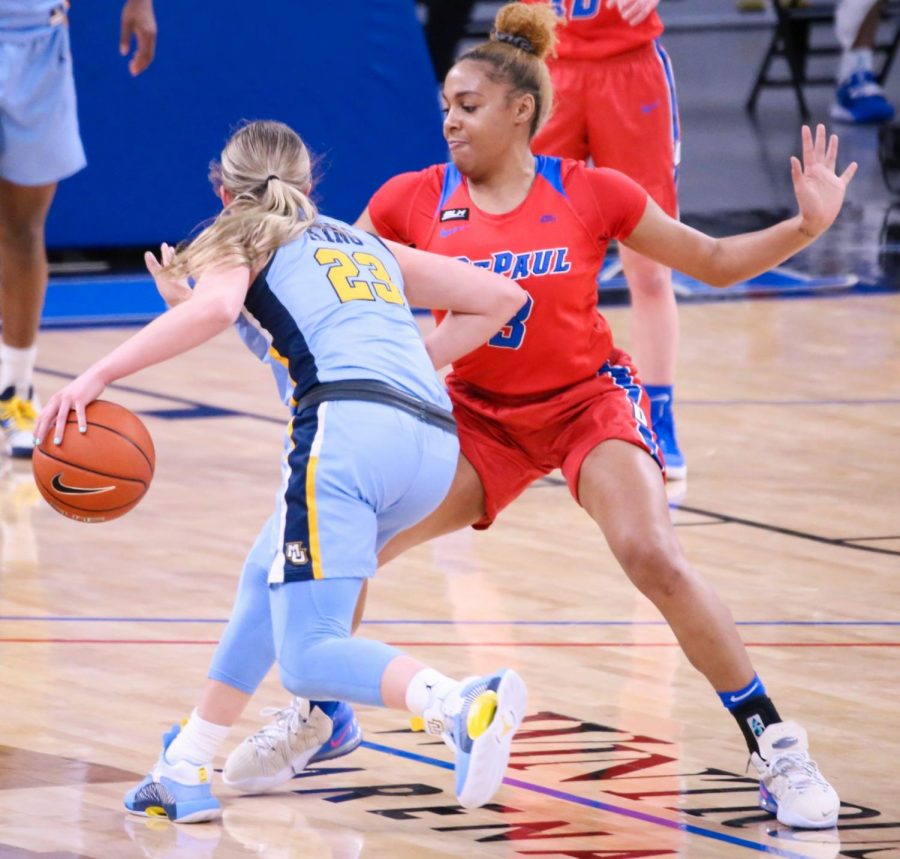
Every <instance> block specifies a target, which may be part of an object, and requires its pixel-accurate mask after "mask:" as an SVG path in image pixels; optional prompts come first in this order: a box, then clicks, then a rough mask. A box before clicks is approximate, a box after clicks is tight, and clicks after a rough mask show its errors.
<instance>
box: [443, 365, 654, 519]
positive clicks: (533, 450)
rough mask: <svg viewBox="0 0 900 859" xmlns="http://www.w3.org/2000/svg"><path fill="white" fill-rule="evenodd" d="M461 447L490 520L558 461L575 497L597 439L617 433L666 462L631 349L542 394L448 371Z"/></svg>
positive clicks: (600, 439)
mask: <svg viewBox="0 0 900 859" xmlns="http://www.w3.org/2000/svg"><path fill="white" fill-rule="evenodd" d="M447 389H448V391H449V393H450V399H451V400H452V401H453V416H454V417H455V418H456V422H457V427H458V429H459V444H460V449H461V452H462V454H463V455H464V456H465V457H466V459H468V460H469V462H471V463H472V466H473V467H474V468H475V470H476V471H477V472H478V476H479V477H480V478H481V483H482V485H483V486H484V495H485V511H486V512H485V516H484V518H482V519H481V520H480V521H479V522H477V523H476V524H475V527H476V528H487V527H488V526H490V524H491V522H493V521H494V519H495V518H496V517H497V514H498V513H499V512H500V511H501V510H502V509H503V508H504V507H506V506H507V505H508V504H509V503H510V502H511V501H513V500H514V499H515V498H517V497H518V496H519V495H520V494H521V493H522V492H523V491H524V490H525V488H526V487H527V486H528V485H529V484H530V483H532V482H533V481H535V480H537V478H539V477H543V476H544V475H546V474H548V473H549V472H551V471H553V469H555V468H559V469H562V473H563V475H564V476H565V478H566V482H567V483H568V485H569V491H570V492H571V493H572V497H573V498H575V500H576V501H578V476H579V473H580V472H581V464H582V462H584V459H585V457H586V456H587V455H588V454H589V453H590V452H591V451H592V450H593V449H594V448H595V447H597V445H599V444H601V443H602V442H604V441H608V440H610V439H620V440H621V441H626V442H629V443H630V444H634V445H637V446H638V447H641V448H643V449H644V450H646V451H647V453H649V454H650V455H651V456H652V457H653V458H654V459H655V460H656V462H657V464H658V465H659V467H660V468H661V469H662V468H664V465H663V459H662V453H661V452H660V450H659V447H658V446H657V443H656V437H655V436H654V434H653V430H652V429H651V427H650V422H649V417H648V416H649V415H650V400H649V398H648V397H647V394H646V392H645V391H644V389H643V387H641V383H640V380H639V379H638V376H637V372H636V371H635V369H634V367H633V366H632V363H631V359H630V358H629V356H628V355H626V354H625V353H624V352H622V351H621V350H619V349H614V350H613V351H612V353H611V354H610V356H609V360H608V361H607V362H606V363H605V364H604V365H603V367H601V368H600V370H599V372H598V373H597V375H596V376H594V377H592V378H590V379H587V380H585V381H584V382H579V383H578V384H576V385H572V386H571V387H568V388H564V389H562V390H561V391H555V392H551V393H549V394H544V395H541V396H539V397H500V396H497V395H495V394H488V393H487V392H485V391H480V390H479V389H477V388H473V387H472V386H471V385H467V384H466V383H465V382H463V381H461V380H460V379H458V378H457V377H456V376H455V375H450V376H448V377H447Z"/></svg>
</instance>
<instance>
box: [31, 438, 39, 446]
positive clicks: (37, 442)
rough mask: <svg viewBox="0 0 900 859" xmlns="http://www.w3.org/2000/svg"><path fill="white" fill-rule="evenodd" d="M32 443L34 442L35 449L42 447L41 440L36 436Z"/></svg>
mask: <svg viewBox="0 0 900 859" xmlns="http://www.w3.org/2000/svg"><path fill="white" fill-rule="evenodd" d="M32 442H34V446H35V447H40V444H41V440H40V439H39V438H38V437H37V436H35V437H34V438H33V439H32Z"/></svg>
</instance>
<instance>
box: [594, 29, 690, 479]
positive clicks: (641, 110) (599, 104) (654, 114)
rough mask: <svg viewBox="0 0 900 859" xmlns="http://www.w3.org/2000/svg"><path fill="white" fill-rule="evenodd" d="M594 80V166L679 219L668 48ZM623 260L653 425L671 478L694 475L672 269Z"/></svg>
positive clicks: (598, 64) (623, 61)
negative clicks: (680, 425) (683, 439)
mask: <svg viewBox="0 0 900 859" xmlns="http://www.w3.org/2000/svg"><path fill="white" fill-rule="evenodd" d="M588 80H589V82H590V83H589V92H590V110H589V111H588V115H587V127H588V138H589V141H590V153H591V158H592V160H593V162H594V164H596V165H597V166H598V167H612V168H613V169H614V170H620V171H621V172H622V173H624V174H625V175H626V176H630V177H631V178H632V179H634V180H635V181H636V182H637V183H638V184H639V185H641V186H642V187H643V188H645V189H646V190H647V192H648V193H649V194H650V196H651V197H653V199H654V200H655V201H656V202H657V203H658V204H659V205H660V206H661V207H662V209H663V211H665V212H666V213H667V214H668V215H670V216H672V217H673V218H677V217H678V199H677V190H676V184H675V179H676V170H677V165H678V161H679V158H680V124H679V119H678V109H677V106H676V101H675V83H674V77H673V74H672V69H671V65H670V63H669V58H668V55H667V54H666V52H665V51H664V50H663V49H662V47H661V46H660V45H658V44H648V45H645V46H644V47H643V48H641V49H639V50H635V51H630V52H629V53H627V54H622V55H620V56H617V57H610V58H608V59H606V60H602V61H595V62H594V63H592V64H591V69H590V72H589V74H588ZM608 117H615V121H614V122H611V121H609V119H608ZM619 258H620V259H621V261H622V268H623V270H624V273H625V279H626V280H627V281H628V291H629V293H630V295H631V324H630V329H631V349H630V351H631V354H632V355H633V356H634V359H635V362H636V364H637V367H638V369H639V370H640V373H641V379H642V380H643V383H644V387H645V389H646V391H647V394H648V395H649V396H650V402H651V420H652V423H653V429H654V431H655V432H656V436H657V440H658V441H659V446H660V447H661V448H662V451H663V455H664V457H665V460H666V471H667V474H668V476H669V478H670V479H681V478H684V477H686V476H687V466H686V464H685V458H684V455H683V454H682V452H681V448H680V446H679V444H678V437H677V434H676V430H675V416H674V409H673V403H674V384H675V361H676V357H677V352H678V309H677V306H676V303H675V293H674V292H673V290H672V272H671V270H669V269H668V268H666V267H665V266H661V265H659V264H658V263H656V262H654V261H653V260H649V259H646V258H643V257H641V256H639V255H638V254H636V253H634V252H633V251H629V250H628V248H626V247H623V246H622V245H621V244H620V245H619Z"/></svg>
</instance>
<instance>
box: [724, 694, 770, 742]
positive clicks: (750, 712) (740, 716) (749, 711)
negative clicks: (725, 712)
mask: <svg viewBox="0 0 900 859" xmlns="http://www.w3.org/2000/svg"><path fill="white" fill-rule="evenodd" d="M729 712H730V713H731V715H732V716H734V718H735V719H736V720H737V723H738V727H739V728H740V729H741V733H742V734H743V735H744V741H745V742H746V743H747V748H748V749H749V750H750V751H751V752H756V753H757V754H759V744H758V743H757V742H756V738H757V737H758V736H759V735H760V734H762V732H763V731H764V730H765V729H766V728H767V727H768V726H769V725H771V724H772V723H773V722H780V721H781V716H779V715H778V711H777V710H776V709H775V705H774V704H773V703H772V701H771V700H770V699H769V696H768V695H754V696H753V697H752V698H748V699H747V700H746V701H742V702H741V703H740V704H738V706H736V707H734V708H729Z"/></svg>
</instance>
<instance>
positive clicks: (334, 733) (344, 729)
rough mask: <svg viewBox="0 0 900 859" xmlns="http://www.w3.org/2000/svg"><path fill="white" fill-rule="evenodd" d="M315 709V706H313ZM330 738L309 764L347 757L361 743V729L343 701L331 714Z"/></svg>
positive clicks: (349, 707)
mask: <svg viewBox="0 0 900 859" xmlns="http://www.w3.org/2000/svg"><path fill="white" fill-rule="evenodd" d="M313 709H316V705H313ZM331 722H332V725H331V736H330V737H329V738H328V740H327V741H326V742H324V743H323V744H322V746H321V748H320V749H319V751H317V752H316V753H315V754H314V755H313V756H312V757H311V758H310V759H309V762H310V763H311V764H318V763H322V762H323V761H331V760H334V759H335V758H341V757H343V756H344V755H349V754H350V752H352V751H353V750H354V749H356V748H357V747H358V746H359V744H360V743H361V742H362V728H361V727H360V726H359V722H358V721H357V720H356V716H355V715H354V714H353V708H352V707H351V706H350V705H349V704H347V703H346V702H344V701H341V702H340V703H339V704H338V705H337V709H336V710H335V711H334V712H333V713H332V714H331Z"/></svg>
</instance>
